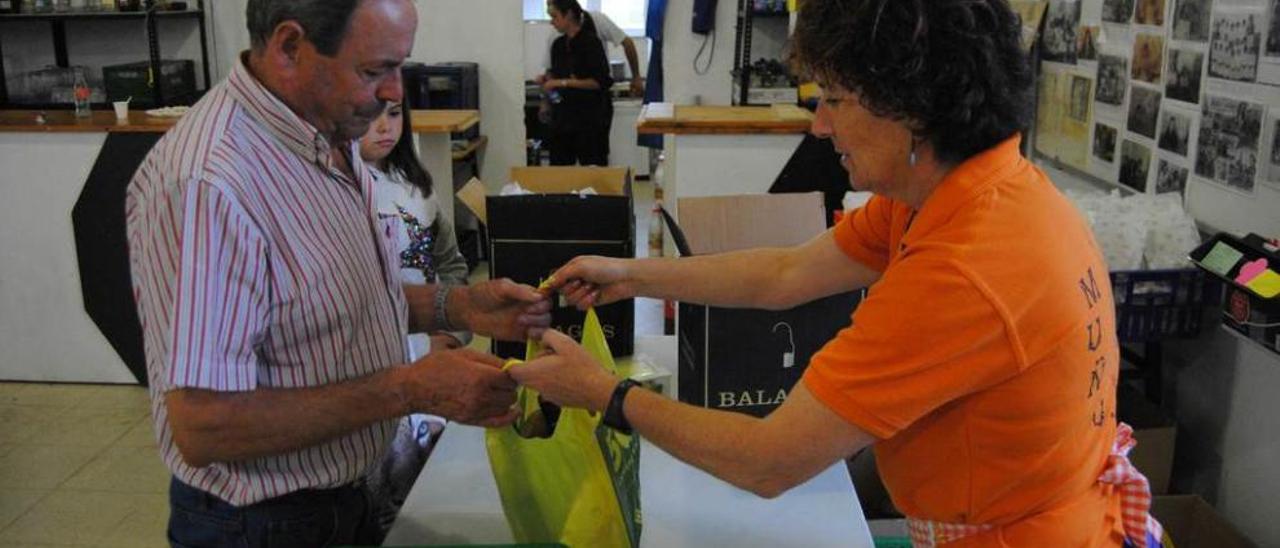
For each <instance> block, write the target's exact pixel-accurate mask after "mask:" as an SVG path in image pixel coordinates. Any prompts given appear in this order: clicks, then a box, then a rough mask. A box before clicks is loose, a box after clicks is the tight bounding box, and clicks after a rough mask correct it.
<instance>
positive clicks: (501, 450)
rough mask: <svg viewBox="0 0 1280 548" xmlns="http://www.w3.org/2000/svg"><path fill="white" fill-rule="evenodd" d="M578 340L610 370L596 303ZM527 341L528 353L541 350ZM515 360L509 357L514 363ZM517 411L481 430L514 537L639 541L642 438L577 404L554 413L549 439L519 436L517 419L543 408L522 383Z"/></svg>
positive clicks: (590, 543)
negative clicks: (512, 418)
mask: <svg viewBox="0 0 1280 548" xmlns="http://www.w3.org/2000/svg"><path fill="white" fill-rule="evenodd" d="M582 331H583V334H582V346H583V347H584V348H585V349H586V350H587V352H588V353H590V354H591V356H592V357H594V358H595V359H596V360H597V361H599V362H600V363H601V364H602V365H603V366H604V367H605V368H606V369H608V370H609V371H611V372H612V371H615V370H616V366H615V365H614V362H613V356H612V355H611V354H610V353H609V346H608V344H606V343H605V338H604V332H603V331H602V330H601V329H600V319H599V318H597V317H596V313H595V310H589V311H587V318H586V321H585V322H584V323H583V330H582ZM541 350H542V349H541V347H540V345H539V344H538V343H537V342H535V341H529V343H528V347H527V350H526V358H527V359H532V358H533V357H535V356H537V355H538V354H539V353H541ZM518 363H519V362H515V363H513V364H509V365H508V366H509V367H510V366H512V365H514V366H515V367H519V365H518ZM517 406H518V407H519V408H520V409H522V410H523V415H522V417H521V420H518V421H517V425H516V426H513V427H504V428H492V429H489V430H488V432H486V434H485V442H486V445H487V446H488V450H489V464H490V466H491V467H492V468H493V477H494V480H495V481H496V482H497V484H498V494H499V495H500V497H501V498H502V509H503V511H505V512H506V516H507V523H508V525H510V526H511V534H512V536H513V537H514V538H515V541H516V542H522V543H529V542H560V543H563V544H565V545H566V546H569V547H571V548H578V547H583V548H594V547H604V548H609V547H615V546H616V547H628V546H629V547H631V548H635V547H637V546H639V545H640V525H641V516H640V439H639V438H638V437H635V436H629V435H624V434H621V433H619V432H617V431H616V430H613V429H612V428H609V427H607V426H605V425H604V424H602V423H601V415H600V414H597V413H588V412H587V411H584V410H582V409H564V410H561V411H560V413H559V418H558V419H553V422H555V425H554V431H553V432H552V433H551V435H550V437H549V438H525V437H522V436H521V435H520V434H519V429H520V428H521V426H522V423H523V422H525V421H528V420H529V419H531V418H533V417H534V416H535V415H541V414H542V409H541V407H542V406H540V405H539V402H538V395H537V393H536V392H534V391H532V390H528V389H525V388H520V389H519V392H518V393H517Z"/></svg>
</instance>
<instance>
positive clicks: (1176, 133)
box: [1156, 109, 1191, 156]
mask: <svg viewBox="0 0 1280 548" xmlns="http://www.w3.org/2000/svg"><path fill="white" fill-rule="evenodd" d="M1190 140H1191V117H1190V116H1187V115H1186V114H1183V113H1181V112H1177V111H1174V110H1169V109H1164V112H1163V113H1161V116H1160V138H1159V139H1157V140H1156V146H1159V147H1160V149H1161V150H1167V151H1169V152H1172V153H1174V154H1177V155H1179V156H1186V155H1187V142H1188V141H1190Z"/></svg>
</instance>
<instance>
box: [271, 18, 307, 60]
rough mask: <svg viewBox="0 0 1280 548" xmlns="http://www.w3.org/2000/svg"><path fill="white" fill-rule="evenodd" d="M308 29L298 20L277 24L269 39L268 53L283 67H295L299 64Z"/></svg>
mask: <svg viewBox="0 0 1280 548" xmlns="http://www.w3.org/2000/svg"><path fill="white" fill-rule="evenodd" d="M306 39H307V31H306V30H305V29H303V28H302V25H299V24H298V22H297V21H285V22H283V23H280V24H279V25H277V26H276V29H275V31H274V32H272V33H271V39H270V40H268V41H267V51H268V55H269V56H270V57H272V61H273V62H275V63H277V64H278V65H279V66H280V67H281V68H293V67H295V66H297V64H298V57H299V55H300V53H301V51H302V45H303V42H304V41H305V40H306Z"/></svg>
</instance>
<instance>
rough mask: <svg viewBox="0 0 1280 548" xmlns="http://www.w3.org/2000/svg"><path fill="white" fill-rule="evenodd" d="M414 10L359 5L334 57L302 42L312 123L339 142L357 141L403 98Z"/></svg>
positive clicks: (397, 0) (405, 5) (391, 4)
mask: <svg viewBox="0 0 1280 548" xmlns="http://www.w3.org/2000/svg"><path fill="white" fill-rule="evenodd" d="M417 29H418V15H417V10H416V9H415V8H414V7H413V3H412V2H411V1H410V0H362V1H361V2H360V5H359V6H358V7H357V8H356V10H355V13H353V14H352V20H351V25H350V26H349V28H348V29H347V34H346V38H345V39H344V40H343V41H342V46H341V47H340V48H339V49H338V51H337V53H336V54H334V55H333V56H332V57H328V56H325V55H321V54H320V53H319V52H318V51H316V50H315V47H314V46H313V45H312V44H311V43H310V42H308V41H306V40H303V41H302V45H301V47H300V50H299V56H298V74H299V75H300V76H301V79H302V82H299V84H301V85H300V89H299V94H300V96H301V99H302V103H304V104H305V105H306V107H305V109H306V110H307V111H308V113H309V114H310V118H311V119H310V120H309V121H310V122H312V123H313V124H315V126H316V129H318V130H320V132H321V133H324V134H327V135H329V136H331V137H332V138H333V139H335V140H337V141H345V140H349V139H356V138H359V137H360V136H362V135H364V134H365V132H367V131H368V130H369V126H370V125H371V124H372V123H373V121H374V120H376V119H377V118H378V116H381V115H382V112H383V110H385V107H386V104H387V103H392V102H399V101H401V100H402V99H403V95H404V88H403V84H402V83H401V80H400V66H401V65H402V64H403V63H404V60H405V58H407V57H408V56H409V53H410V51H411V50H412V49H413V38H414V34H415V33H416V31H417Z"/></svg>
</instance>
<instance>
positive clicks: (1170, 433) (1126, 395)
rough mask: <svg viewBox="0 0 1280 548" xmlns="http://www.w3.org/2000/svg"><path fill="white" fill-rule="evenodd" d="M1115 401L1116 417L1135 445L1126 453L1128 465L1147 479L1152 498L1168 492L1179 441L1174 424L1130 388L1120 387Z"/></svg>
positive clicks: (1163, 413) (1162, 412) (1176, 427)
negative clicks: (1175, 451) (1175, 448)
mask: <svg viewBox="0 0 1280 548" xmlns="http://www.w3.org/2000/svg"><path fill="white" fill-rule="evenodd" d="M1116 399H1117V404H1116V415H1117V418H1118V419H1119V420H1120V421H1121V422H1124V423H1127V424H1128V425H1129V426H1132V427H1133V438H1134V439H1135V440H1137V442H1138V445H1137V446H1136V447H1134V448H1133V451H1131V452H1129V462H1131V463H1133V465H1134V467H1136V468H1137V469H1138V471H1139V472H1142V474H1143V475H1145V476H1147V481H1148V482H1150V485H1151V494H1152V495H1163V494H1165V493H1168V492H1169V478H1170V476H1171V475H1172V473H1173V449H1174V446H1175V445H1176V443H1177V440H1178V426H1177V424H1176V423H1175V422H1174V420H1173V419H1172V418H1170V417H1169V416H1168V415H1167V414H1165V412H1164V411H1162V410H1160V408H1159V407H1157V406H1156V405H1155V404H1153V403H1151V402H1150V401H1148V400H1147V399H1146V398H1145V397H1143V396H1142V394H1140V393H1138V391H1136V390H1134V389H1132V388H1129V387H1127V386H1123V385H1122V386H1120V387H1119V390H1118V397H1117V398H1116Z"/></svg>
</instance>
